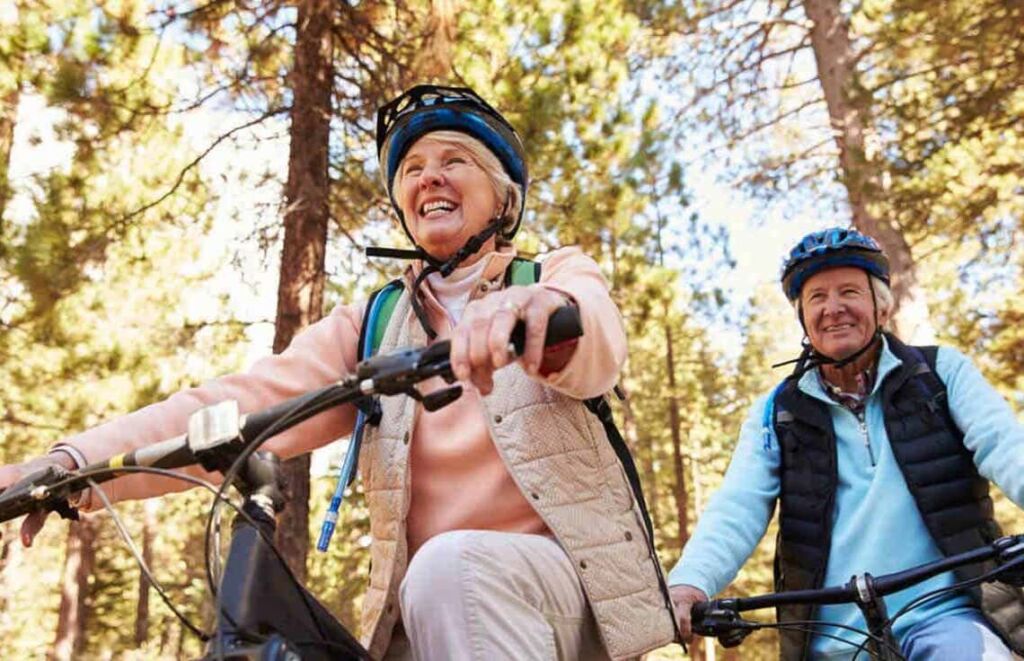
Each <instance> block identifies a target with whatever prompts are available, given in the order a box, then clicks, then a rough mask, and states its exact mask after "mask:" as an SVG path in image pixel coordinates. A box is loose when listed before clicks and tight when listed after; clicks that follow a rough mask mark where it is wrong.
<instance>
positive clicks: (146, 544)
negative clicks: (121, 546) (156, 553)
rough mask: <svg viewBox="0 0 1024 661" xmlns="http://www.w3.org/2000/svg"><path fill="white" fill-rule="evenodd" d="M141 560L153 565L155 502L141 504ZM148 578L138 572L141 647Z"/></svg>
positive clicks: (138, 640) (137, 628)
mask: <svg viewBox="0 0 1024 661" xmlns="http://www.w3.org/2000/svg"><path fill="white" fill-rule="evenodd" d="M142 508H143V509H142V511H143V519H142V560H143V561H144V562H145V563H146V566H147V567H152V566H153V531H154V529H155V528H156V503H155V502H154V501H152V500H147V501H146V502H145V503H143V504H142ZM149 587H150V586H149V580H148V579H147V578H146V576H145V575H144V574H143V573H142V572H139V599H138V602H137V603H136V605H135V644H136V645H138V646H139V647H141V646H142V645H144V644H145V642H146V641H147V640H149V594H150V590H149Z"/></svg>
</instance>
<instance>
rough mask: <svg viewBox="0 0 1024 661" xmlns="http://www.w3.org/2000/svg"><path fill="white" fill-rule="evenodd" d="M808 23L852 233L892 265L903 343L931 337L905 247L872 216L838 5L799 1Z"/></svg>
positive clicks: (865, 153)
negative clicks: (864, 237) (866, 237)
mask: <svg viewBox="0 0 1024 661" xmlns="http://www.w3.org/2000/svg"><path fill="white" fill-rule="evenodd" d="M803 5H804V11H805V12H806V14H807V18H808V19H810V21H811V47H812V49H813V50H814V59H815V61H816V62H817V66H818V80H819V81H820V83H821V89H822V92H823V94H824V97H825V103H826V105H827V107H828V114H829V119H830V122H831V125H832V130H833V132H834V133H835V139H836V145H837V146H838V147H839V161H840V167H841V168H842V173H843V184H844V185H845V187H846V191H847V196H848V198H849V202H850V209H851V211H852V213H853V224H854V225H855V226H856V227H857V229H859V230H861V231H862V232H865V233H867V234H870V235H871V236H873V237H875V238H876V239H878V241H879V243H881V245H882V248H883V249H884V250H885V253H886V255H888V257H889V261H890V263H891V266H892V274H893V287H892V290H893V295H894V297H895V299H896V310H897V312H898V313H899V314H898V317H897V320H896V326H897V329H898V330H899V331H900V332H901V334H902V335H904V337H906V338H908V339H909V338H912V337H914V336H915V335H916V334H917V333H920V335H919V337H923V338H927V335H928V334H929V333H930V332H931V329H930V325H929V323H928V311H927V306H926V301H925V297H924V293H923V292H922V291H921V288H920V287H919V286H918V284H917V272H916V267H915V264H914V257H913V255H912V254H911V252H910V246H909V244H908V243H907V241H906V238H905V237H904V236H903V234H902V232H901V231H900V230H899V228H898V227H897V226H895V225H893V224H892V223H891V222H890V221H888V220H886V219H884V218H880V217H878V215H877V213H875V212H874V211H873V207H875V205H877V203H878V202H880V201H881V199H882V196H883V194H884V192H883V189H882V185H881V182H880V180H879V175H878V168H877V167H876V166H875V164H874V163H873V154H871V153H869V150H868V145H867V142H868V141H867V134H868V131H869V130H870V128H871V116H870V115H871V114H870V107H869V103H870V99H869V97H868V96H867V95H866V94H864V93H858V85H857V77H856V76H857V74H856V69H855V65H856V59H857V58H856V52H855V51H854V49H853V44H852V43H851V41H850V32H849V23H848V21H847V20H846V16H844V15H843V13H842V10H841V8H840V3H839V0H804V3H803Z"/></svg>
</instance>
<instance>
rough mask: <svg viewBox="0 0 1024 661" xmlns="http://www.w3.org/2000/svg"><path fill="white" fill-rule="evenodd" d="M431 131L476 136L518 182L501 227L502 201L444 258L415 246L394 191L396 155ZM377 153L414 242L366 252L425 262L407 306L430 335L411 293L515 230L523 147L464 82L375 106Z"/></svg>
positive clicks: (523, 179) (524, 182) (524, 179)
mask: <svg viewBox="0 0 1024 661" xmlns="http://www.w3.org/2000/svg"><path fill="white" fill-rule="evenodd" d="M435 131H459V132H461V133H465V134H466V135H468V136H470V137H472V138H475V139H477V140H479V141H480V142H481V143H482V144H483V145H484V146H485V147H487V149H489V150H490V151H491V152H492V153H493V154H494V155H495V156H496V157H497V158H498V161H499V162H500V163H501V165H502V167H503V168H504V169H505V172H506V173H507V174H508V176H509V178H510V179H511V180H512V182H513V183H515V184H516V185H517V186H519V188H520V191H521V192H522V200H523V204H521V205H520V207H519V212H518V214H517V216H516V217H515V219H514V220H513V221H512V222H511V223H510V224H509V225H508V226H507V227H503V225H505V223H506V218H505V214H506V213H507V203H506V206H505V207H504V208H503V209H502V211H501V213H499V214H498V215H497V216H495V217H494V218H492V219H491V221H490V222H489V223H488V224H487V226H486V227H485V228H484V229H483V230H482V231H481V232H480V233H478V234H476V235H475V236H473V237H471V238H470V239H469V240H468V241H466V244H465V245H463V246H462V247H461V248H460V249H459V250H457V251H456V252H455V253H454V254H453V255H452V257H450V258H449V259H447V260H440V259H438V258H436V257H435V256H433V255H431V254H429V253H428V252H427V251H426V250H424V249H423V248H422V247H421V246H419V245H416V240H415V238H414V237H413V235H412V233H411V232H410V231H409V227H408V226H407V225H406V222H405V216H404V215H403V213H402V209H401V207H400V206H399V204H398V201H397V200H396V199H395V196H394V181H395V175H396V174H397V172H398V166H399V164H400V163H401V162H402V159H403V158H404V157H405V155H406V153H408V151H409V149H410V148H411V147H412V146H413V144H415V143H416V141H417V140H419V139H420V138H422V137H423V136H425V135H427V134H428V133H433V132H435ZM377 158H378V160H379V162H380V167H381V172H382V174H383V175H384V184H385V187H386V188H387V193H388V198H389V199H390V200H391V206H392V207H393V208H394V209H395V213H397V214H398V219H399V221H400V222H401V223H402V229H403V230H404V231H405V234H406V236H408V237H409V240H410V241H412V243H413V245H416V250H412V251H410V250H394V249H382V248H374V247H371V248H367V250H366V254H367V255H368V256H370V257H398V258H402V259H422V260H423V261H424V262H426V264H427V266H426V267H425V268H424V269H423V270H422V271H421V272H420V274H419V276H418V277H417V278H416V281H415V283H414V285H413V288H412V289H413V291H412V293H413V296H412V306H413V311H414V312H415V313H416V317H417V318H418V319H419V321H420V324H421V325H422V326H423V329H424V330H425V331H426V333H427V336H428V337H430V339H434V338H435V337H436V333H435V332H434V330H433V329H432V328H431V327H430V324H429V322H428V321H427V316H426V313H425V311H424V310H423V309H422V307H421V306H420V304H419V301H418V300H417V298H418V297H417V296H416V295H415V292H416V290H418V289H419V286H420V285H421V284H422V282H423V280H424V279H425V278H426V276H427V275H428V274H430V273H433V272H439V273H440V274H441V275H442V276H443V277H447V276H448V275H450V274H451V272H452V271H454V270H455V269H456V268H457V267H458V266H459V264H461V263H462V262H463V261H465V260H466V259H468V258H469V257H470V256H471V255H473V254H474V253H476V252H477V251H478V250H479V249H480V248H481V247H482V246H483V244H484V242H486V241H487V240H488V239H489V238H491V237H492V236H494V235H495V234H499V235H500V236H501V237H502V238H504V239H506V240H511V239H512V238H513V237H514V236H515V235H516V232H518V231H519V226H520V224H521V223H522V219H523V210H524V209H525V206H526V205H525V201H526V190H527V187H528V182H529V176H528V172H527V168H526V153H525V149H524V148H523V143H522V141H521V140H520V139H519V136H518V134H517V133H516V131H515V129H514V128H512V125H511V124H509V122H508V120H506V119H505V118H504V117H503V116H502V115H501V113H499V112H498V111H497V110H495V109H494V108H493V107H491V105H490V104H488V103H487V102H486V101H484V100H483V99H482V98H481V97H480V96H479V95H478V94H477V93H476V92H474V91H473V90H471V89H469V88H468V87H445V86H440V85H416V86H415V87H413V88H411V89H409V90H407V91H406V92H404V93H402V94H401V95H399V96H398V97H397V98H395V99H393V100H392V101H389V102H388V103H386V104H384V105H383V106H381V108H380V109H379V110H378V111H377Z"/></svg>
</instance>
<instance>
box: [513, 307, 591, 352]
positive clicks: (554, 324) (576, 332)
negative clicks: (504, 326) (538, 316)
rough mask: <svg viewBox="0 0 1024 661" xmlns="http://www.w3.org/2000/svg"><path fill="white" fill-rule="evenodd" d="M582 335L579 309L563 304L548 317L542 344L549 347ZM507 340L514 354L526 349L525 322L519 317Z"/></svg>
mask: <svg viewBox="0 0 1024 661" xmlns="http://www.w3.org/2000/svg"><path fill="white" fill-rule="evenodd" d="M582 336H583V324H582V323H581V322H580V311H579V309H578V308H577V307H576V306H575V305H571V304H570V305H563V306H562V307H560V308H558V309H557V310H555V311H554V312H553V313H551V316H550V317H549V318H548V329H547V332H546V333H545V334H544V346H545V347H550V346H554V345H556V344H561V343H562V342H568V341H569V340H575V339H576V338H578V337H582ZM509 341H510V342H511V343H512V345H513V346H514V347H515V348H516V355H517V356H519V355H522V353H523V350H524V349H526V322H525V321H523V320H522V319H520V320H519V321H517V322H516V325H515V328H513V329H512V335H511V336H510V337H509Z"/></svg>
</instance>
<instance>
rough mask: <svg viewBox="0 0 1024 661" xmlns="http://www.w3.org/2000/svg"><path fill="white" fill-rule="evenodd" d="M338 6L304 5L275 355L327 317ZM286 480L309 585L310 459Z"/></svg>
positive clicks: (282, 534) (294, 551)
mask: <svg viewBox="0 0 1024 661" xmlns="http://www.w3.org/2000/svg"><path fill="white" fill-rule="evenodd" d="M332 7H333V2H332V0H300V1H299V3H298V18H297V32H296V38H295V67H294V69H293V71H292V73H291V88H292V110H291V129H290V131H289V135H290V148H289V156H288V181H287V183H286V184H285V202H286V204H287V208H286V211H285V217H284V246H283V248H282V250H281V279H280V282H279V284H278V290H277V320H276V322H275V325H274V352H275V353H280V352H281V351H284V349H285V348H286V347H287V346H288V344H289V343H291V341H292V338H294V337H295V335H296V334H297V333H298V332H299V331H300V330H302V329H303V328H305V327H306V326H308V325H309V324H311V323H313V322H314V321H316V320H318V319H319V318H320V317H321V316H323V295H324V279H325V275H324V254H325V251H326V245H327V222H328V217H329V212H328V193H329V190H328V187H329V184H330V181H329V176H328V172H327V149H328V143H329V141H330V126H331V89H332V82H333V76H334V70H333V62H332V55H333V53H332V40H331V23H332ZM285 477H286V479H287V481H288V493H287V495H288V505H287V507H286V508H285V511H284V512H283V513H282V515H281V518H280V520H279V523H278V530H277V537H276V541H277V544H278V547H279V548H280V549H281V552H282V554H283V555H284V557H285V558H286V559H287V561H288V563H289V564H290V565H291V568H292V570H293V571H294V572H295V574H296V576H298V577H299V579H300V580H304V579H305V577H306V557H307V555H308V554H309V456H308V455H306V456H304V457H298V458H296V459H292V460H290V461H288V462H286V464H285Z"/></svg>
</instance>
